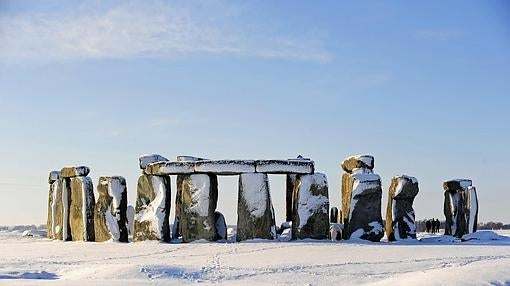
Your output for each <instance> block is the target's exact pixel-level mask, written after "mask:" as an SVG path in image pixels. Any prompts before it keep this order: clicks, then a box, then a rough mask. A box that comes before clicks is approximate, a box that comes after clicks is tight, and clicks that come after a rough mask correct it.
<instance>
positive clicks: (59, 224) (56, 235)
mask: <svg viewBox="0 0 510 286" xmlns="http://www.w3.org/2000/svg"><path fill="white" fill-rule="evenodd" d="M53 186H54V192H53V201H52V204H51V208H52V223H51V229H52V232H53V239H58V240H62V239H63V231H64V208H63V203H62V202H63V200H62V193H63V192H62V187H63V180H62V179H60V180H57V181H55V182H53Z"/></svg>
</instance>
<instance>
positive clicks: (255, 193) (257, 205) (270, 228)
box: [236, 173, 276, 241]
mask: <svg viewBox="0 0 510 286" xmlns="http://www.w3.org/2000/svg"><path fill="white" fill-rule="evenodd" d="M255 238H261V239H275V238H276V224H275V219H274V210H273V205H272V203H271V195H270V192H269V181H268V177H267V174H264V173H245V174H241V175H239V193H238V203H237V238H236V240H237V241H243V240H247V239H255Z"/></svg>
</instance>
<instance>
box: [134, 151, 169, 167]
mask: <svg viewBox="0 0 510 286" xmlns="http://www.w3.org/2000/svg"><path fill="white" fill-rule="evenodd" d="M161 161H168V159H167V158H165V157H163V156H161V155H159V154H147V155H142V156H140V157H139V158H138V162H139V164H140V169H142V170H143V169H145V168H147V165H149V164H152V163H156V162H161Z"/></svg>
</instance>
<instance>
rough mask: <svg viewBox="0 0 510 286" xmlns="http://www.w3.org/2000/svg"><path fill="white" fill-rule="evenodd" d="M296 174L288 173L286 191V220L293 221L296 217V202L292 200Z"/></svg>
mask: <svg viewBox="0 0 510 286" xmlns="http://www.w3.org/2000/svg"><path fill="white" fill-rule="evenodd" d="M296 176H297V175H296V174H287V178H286V189H287V190H286V193H285V221H292V218H293V217H294V203H293V202H292V198H293V194H294V185H295V184H296Z"/></svg>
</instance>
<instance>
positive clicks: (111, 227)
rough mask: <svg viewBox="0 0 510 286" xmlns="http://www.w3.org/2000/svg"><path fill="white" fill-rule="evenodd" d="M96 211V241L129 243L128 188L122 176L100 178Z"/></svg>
mask: <svg viewBox="0 0 510 286" xmlns="http://www.w3.org/2000/svg"><path fill="white" fill-rule="evenodd" d="M97 191H98V193H99V197H98V198H97V203H96V206H95V209H94V230H95V238H96V241H98V242H101V241H107V240H110V239H111V240H113V241H119V242H128V220H127V187H126V179H124V178H123V177H120V176H114V177H99V183H98V185H97Z"/></svg>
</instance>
